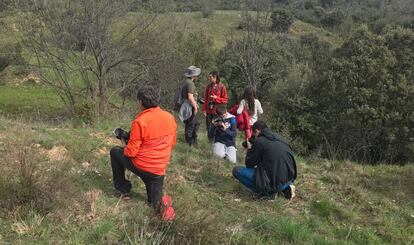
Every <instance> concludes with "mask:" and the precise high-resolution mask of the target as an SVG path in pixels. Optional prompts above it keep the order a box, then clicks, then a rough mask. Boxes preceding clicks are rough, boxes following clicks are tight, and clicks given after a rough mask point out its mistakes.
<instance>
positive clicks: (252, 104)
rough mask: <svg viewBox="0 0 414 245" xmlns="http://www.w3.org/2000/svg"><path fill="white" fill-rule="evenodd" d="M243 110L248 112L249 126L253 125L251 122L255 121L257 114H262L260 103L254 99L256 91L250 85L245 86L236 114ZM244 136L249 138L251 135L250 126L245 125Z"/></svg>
mask: <svg viewBox="0 0 414 245" xmlns="http://www.w3.org/2000/svg"><path fill="white" fill-rule="evenodd" d="M243 110H246V111H247V112H248V114H249V118H250V120H249V123H250V126H253V124H254V123H255V122H256V121H257V119H258V116H259V114H263V109H262V104H261V103H260V101H259V100H258V99H256V91H255V90H254V88H253V87H252V86H247V87H246V88H245V89H244V94H243V99H242V100H241V101H240V104H239V108H238V109H237V114H242V113H243ZM245 136H246V139H250V137H251V136H252V130H251V127H246V129H245Z"/></svg>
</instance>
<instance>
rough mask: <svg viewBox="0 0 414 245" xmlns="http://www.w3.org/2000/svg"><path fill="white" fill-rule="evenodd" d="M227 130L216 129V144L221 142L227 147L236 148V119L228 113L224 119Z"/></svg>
mask: <svg viewBox="0 0 414 245" xmlns="http://www.w3.org/2000/svg"><path fill="white" fill-rule="evenodd" d="M224 124H225V125H226V130H223V129H222V128H219V127H216V128H215V132H214V143H216V142H220V143H222V144H225V145H226V146H234V147H235V146H236V135H237V123H236V117H235V116H233V115H232V114H230V113H228V112H227V115H226V117H225V118H224Z"/></svg>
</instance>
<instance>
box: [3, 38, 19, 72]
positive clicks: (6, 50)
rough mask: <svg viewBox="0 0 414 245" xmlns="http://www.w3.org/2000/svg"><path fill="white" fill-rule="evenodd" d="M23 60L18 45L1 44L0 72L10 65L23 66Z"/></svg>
mask: <svg viewBox="0 0 414 245" xmlns="http://www.w3.org/2000/svg"><path fill="white" fill-rule="evenodd" d="M23 63H24V59H23V57H22V55H21V47H20V45H19V44H11V43H2V44H0V72H2V71H3V70H4V69H5V68H6V67H7V66H9V65H12V64H17V65H20V64H23Z"/></svg>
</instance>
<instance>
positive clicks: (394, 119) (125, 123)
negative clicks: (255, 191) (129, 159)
mask: <svg viewBox="0 0 414 245" xmlns="http://www.w3.org/2000/svg"><path fill="white" fill-rule="evenodd" d="M413 28H414V4H413V3H412V1H411V0H395V1H394V0H393V1H388V0H366V1H352V0H351V1H350V0H291V1H288V0H277V1H270V0H261V1H254V0H243V1H240V0H228V1H224V0H223V1H221V0H220V1H219V0H217V1H209V0H182V1H179V0H162V1H161V0H154V1H144V0H124V1H112V0H91V1H84V0H71V1H69V0H59V1H54V0H53V1H52V0H41V1H28V0H27V1H24V0H20V1H16V0H2V1H0V153H1V154H2V157H1V158H0V170H1V171H2V173H3V174H2V175H1V176H0V227H2V228H1V229H0V243H6V244H30V243H69V244H84V243H87V244H105V243H108V244H114V243H122V244H123V243H130V244H146V243H155V244H160V243H163V244H164V243H167V244H170V243H171V244H193V243H203V244H218V243H220V244H222V243H228V244H233V243H237V244H268V243H271V244H291V243H292V244H349V243H351V244H352V243H355V244H381V243H397V244H410V243H412V242H413V239H414V226H413V223H414V222H413V221H414V203H413V200H414V193H413V190H414V189H413V186H414V182H413V181H414V178H413V176H414V170H413V159H414V130H413V129H414V100H413V98H414V31H413ZM190 65H196V66H197V67H201V69H202V74H201V76H200V78H199V80H198V81H197V83H196V87H197V90H198V94H199V95H203V93H204V88H205V85H206V84H207V79H206V77H207V74H208V72H210V71H213V70H217V71H219V73H220V75H221V78H222V81H223V83H224V84H225V85H226V87H227V92H228V95H229V98H230V101H229V103H228V107H229V108H230V107H231V106H232V105H233V104H235V103H238V102H239V101H240V100H241V99H242V95H243V91H244V88H245V87H246V86H248V85H251V86H253V87H255V88H256V93H257V97H258V99H259V100H260V101H261V103H262V106H263V109H264V114H263V116H262V117H261V119H263V120H265V121H266V122H267V123H268V124H269V126H270V127H271V128H272V130H274V131H277V132H279V133H280V134H281V135H283V136H284V137H285V138H287V139H288V141H289V143H290V145H291V146H292V148H293V150H294V152H295V154H296V155H297V158H298V168H299V175H298V180H297V183H296V184H297V189H298V193H297V198H296V199H294V200H293V201H292V202H288V201H286V200H285V199H283V198H278V199H277V200H276V201H275V202H273V203H269V202H258V201H255V199H254V197H253V196H252V195H251V194H250V193H249V192H248V191H247V190H245V189H243V188H242V187H241V186H240V184H239V183H237V182H236V181H235V180H234V179H233V177H232V176H231V169H232V167H233V165H230V164H229V163H227V162H225V161H218V160H216V159H213V158H212V156H211V155H210V153H209V150H210V145H209V144H208V143H207V139H206V138H205V128H204V123H202V127H201V129H200V146H199V148H197V149H189V148H188V147H187V146H186V145H185V144H184V143H183V142H184V138H183V132H182V131H183V130H182V125H179V132H178V144H177V146H176V148H175V150H174V153H173V158H172V161H171V164H170V167H169V169H168V171H167V177H166V193H168V194H171V195H172V196H173V201H174V207H175V209H176V217H177V218H176V220H175V221H174V222H173V223H171V224H170V223H168V224H165V223H161V222H160V221H159V220H158V219H157V218H156V217H154V216H153V215H152V213H151V210H150V209H149V208H148V207H147V206H146V204H145V198H144V196H145V191H144V186H143V184H142V183H141V182H140V181H139V179H137V178H135V177H133V176H132V175H131V176H129V178H131V179H132V181H133V185H134V189H133V193H132V195H133V199H132V201H131V202H126V203H125V202H120V200H119V199H118V198H117V197H116V195H115V193H114V192H113V187H112V182H111V171H110V164H109V156H108V152H109V149H110V148H111V147H112V146H113V145H117V144H118V143H119V142H118V141H117V140H115V139H114V138H113V136H112V131H113V129H114V128H116V127H120V126H121V127H124V128H128V127H129V126H130V120H131V119H132V118H133V117H134V116H135V115H136V113H137V103H136V92H137V89H138V88H140V87H142V86H143V85H147V84H150V85H153V86H154V87H155V88H156V89H157V91H158V94H159V98H160V101H161V104H162V107H163V108H165V109H167V110H170V111H171V112H172V111H173V110H172V108H173V103H174V101H173V97H174V93H175V91H176V89H177V87H178V86H179V84H180V81H181V80H182V79H183V73H184V71H185V69H186V68H187V67H188V66H190ZM200 121H201V122H204V118H203V116H202V115H200ZM241 141H242V137H241V136H239V138H237V146H238V152H237V154H238V164H239V165H242V164H243V163H244V154H245V151H244V149H243V148H242V147H241V145H240V144H241Z"/></svg>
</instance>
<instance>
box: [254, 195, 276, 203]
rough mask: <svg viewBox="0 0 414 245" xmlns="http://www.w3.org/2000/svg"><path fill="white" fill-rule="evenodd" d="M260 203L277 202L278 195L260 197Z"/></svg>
mask: <svg viewBox="0 0 414 245" xmlns="http://www.w3.org/2000/svg"><path fill="white" fill-rule="evenodd" d="M258 199H259V201H270V202H273V201H276V193H273V194H270V195H260V196H259V197H258Z"/></svg>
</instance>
